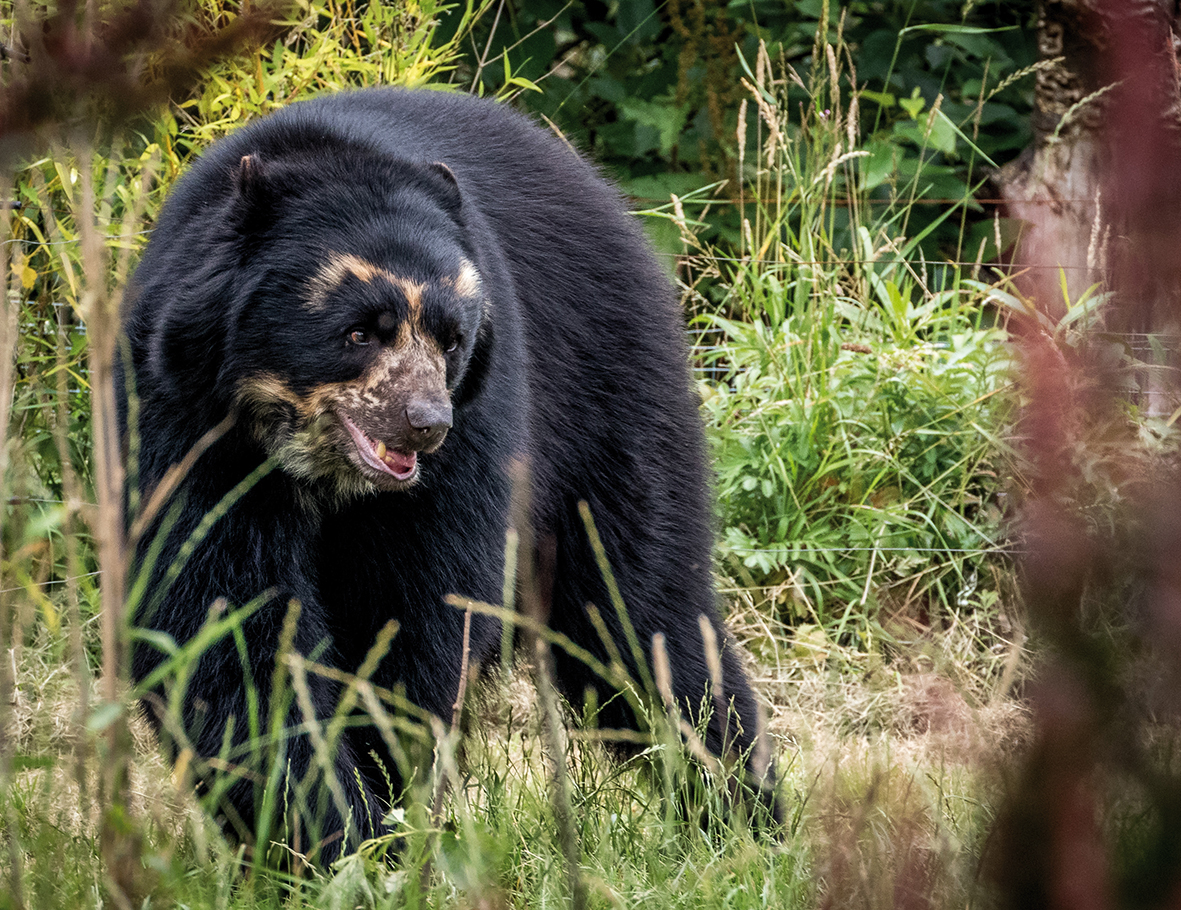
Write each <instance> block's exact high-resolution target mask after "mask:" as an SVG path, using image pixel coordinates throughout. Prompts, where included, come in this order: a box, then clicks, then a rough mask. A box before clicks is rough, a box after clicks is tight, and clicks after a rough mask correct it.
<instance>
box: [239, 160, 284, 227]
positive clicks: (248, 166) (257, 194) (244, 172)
mask: <svg viewBox="0 0 1181 910" xmlns="http://www.w3.org/2000/svg"><path fill="white" fill-rule="evenodd" d="M233 184H234V197H233V200H232V201H231V203H230V212H231V219H232V220H233V222H234V223H235V225H236V226H237V227H238V229H239V230H241V231H242V232H243V233H250V232H252V231H254V230H255V229H257V228H259V227H261V226H262V225H263V224H264V223H265V216H266V214H267V213H268V212H269V211H270V209H271V202H272V195H273V190H272V187H271V182H270V180H269V179H268V174H267V167H266V165H265V164H263V160H262V158H261V157H260V156H259V155H258V154H257V153H255V154H253V155H243V156H242V157H241V159H239V161H238V166H237V167H236V168H235V169H234V174H233Z"/></svg>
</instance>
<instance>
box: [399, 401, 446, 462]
mask: <svg viewBox="0 0 1181 910" xmlns="http://www.w3.org/2000/svg"><path fill="white" fill-rule="evenodd" d="M406 423H407V424H408V425H409V427H410V432H409V433H407V434H406V438H407V441H408V442H409V444H410V447H411V448H413V449H414V450H415V451H426V450H431V451H433V450H434V449H437V448H438V447H439V446H440V445H441V444H442V442H443V439H444V438H445V437H446V436H447V431H448V430H449V429H451V402H449V401H432V400H430V399H415V400H413V401H411V402H410V403H409V404H407V405H406Z"/></svg>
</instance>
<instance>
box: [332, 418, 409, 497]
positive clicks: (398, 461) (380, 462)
mask: <svg viewBox="0 0 1181 910" xmlns="http://www.w3.org/2000/svg"><path fill="white" fill-rule="evenodd" d="M340 421H341V423H343V424H344V426H345V429H346V430H348V431H349V435H350V436H352V437H353V445H355V446H356V448H357V454H358V455H359V456H361V461H363V462H364V463H365V464H366V465H368V466H369V467H371V468H372V469H373V470H375V471H379V472H381V473H382V474H388V475H389V476H390V477H392V478H394V480H400V481H402V482H406V481H408V480H413V479H414V475H415V474H417V473H418V453H417V452H399V451H398V450H397V449H392V448H390V447H389V446H387V445H386V444H385V443H384V442H382V441H381V440H378V441H376V442H374V441H373V440H372V439H370V438H369V437H368V436H367V435H365V433H364V432H363V431H362V430H361V429H360V428H359V427H358V426H357V425H356V424H355V423H353V422H352V421H351V420H349V419H348V417H346V416H345V415H344V414H341V415H340Z"/></svg>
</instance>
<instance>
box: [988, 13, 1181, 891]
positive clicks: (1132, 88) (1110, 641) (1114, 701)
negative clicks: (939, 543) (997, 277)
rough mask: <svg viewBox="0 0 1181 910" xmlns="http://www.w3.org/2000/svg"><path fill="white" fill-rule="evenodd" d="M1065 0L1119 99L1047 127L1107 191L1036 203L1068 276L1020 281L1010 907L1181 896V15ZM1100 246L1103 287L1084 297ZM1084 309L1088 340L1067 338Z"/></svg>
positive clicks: (1096, 72)
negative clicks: (1084, 118)
mask: <svg viewBox="0 0 1181 910" xmlns="http://www.w3.org/2000/svg"><path fill="white" fill-rule="evenodd" d="M1044 9H1045V10H1047V11H1048V12H1049V14H1051V15H1052V16H1057V17H1058V18H1059V20H1060V21H1061V19H1062V18H1063V16H1064V14H1066V15H1067V18H1071V17H1073V22H1074V23H1075V24H1076V25H1077V26H1078V27H1080V28H1085V30H1086V31H1087V33H1088V34H1087V36H1086V41H1085V42H1081V40H1080V36H1079V35H1077V34H1076V35H1074V36H1071V35H1069V34H1067V35H1066V39H1067V40H1066V42H1065V43H1066V46H1067V48H1069V47H1070V45H1071V44H1072V43H1073V44H1074V46H1076V47H1077V46H1079V44H1080V43H1083V44H1085V46H1086V47H1087V48H1089V51H1088V53H1089V55H1090V56H1089V60H1088V65H1089V66H1090V67H1092V69H1091V71H1090V72H1089V73H1088V74H1087V75H1088V77H1089V79H1090V80H1091V84H1092V85H1094V86H1097V87H1098V88H1097V90H1096V91H1095V92H1094V94H1092V95H1091V96H1090V98H1088V99H1087V102H1086V103H1087V104H1089V105H1093V106H1094V108H1095V109H1096V110H1098V111H1099V116H1098V117H1097V118H1095V117H1092V118H1091V119H1092V120H1093V121H1094V129H1092V130H1089V131H1088V133H1089V135H1088V136H1087V137H1086V138H1085V139H1080V138H1079V137H1080V131H1078V130H1077V129H1076V130H1075V131H1074V132H1073V133H1072V132H1071V131H1070V130H1069V129H1067V130H1058V129H1055V130H1054V131H1053V132H1052V134H1049V133H1046V132H1043V135H1042V137H1041V139H1042V144H1041V147H1040V148H1039V150H1038V152H1037V155H1036V156H1035V158H1034V164H1033V167H1032V169H1031V173H1034V174H1037V173H1039V168H1040V169H1041V171H1040V173H1041V176H1042V177H1043V178H1044V174H1045V171H1046V170H1047V169H1048V170H1051V171H1052V170H1054V169H1055V168H1058V169H1063V166H1064V162H1065V170H1067V171H1069V169H1070V167H1071V163H1070V156H1071V153H1072V152H1073V153H1074V155H1075V157H1076V159H1082V160H1081V161H1079V160H1076V161H1075V162H1074V165H1075V166H1076V169H1079V170H1081V171H1083V172H1085V171H1088V170H1090V171H1091V172H1092V173H1093V174H1094V175H1095V176H1094V179H1093V180H1091V179H1090V178H1089V177H1087V176H1086V174H1085V173H1084V174H1083V175H1082V176H1081V177H1079V176H1078V175H1077V174H1076V177H1077V178H1078V181H1079V182H1084V183H1085V182H1088V181H1090V182H1091V184H1092V186H1091V190H1090V196H1091V198H1092V199H1093V204H1092V205H1091V206H1089V213H1090V216H1091V219H1090V220H1091V223H1090V224H1088V225H1081V224H1080V225H1078V226H1077V227H1078V229H1079V230H1080V231H1085V232H1086V233H1085V234H1083V235H1082V236H1077V235H1076V236H1074V237H1071V236H1069V232H1068V231H1064V230H1063V224H1064V223H1065V220H1064V219H1063V217H1062V212H1061V211H1058V213H1057V214H1055V209H1054V208H1052V207H1050V206H1041V207H1038V206H1030V207H1028V214H1027V213H1026V212H1021V214H1022V215H1024V216H1025V217H1027V218H1028V219H1030V220H1031V221H1032V222H1033V223H1032V225H1031V227H1030V231H1029V240H1028V242H1027V246H1026V249H1025V250H1024V254H1025V255H1024V256H1023V257H1022V260H1023V261H1041V262H1042V263H1045V264H1047V265H1060V266H1066V267H1067V268H1066V269H1065V270H1057V269H1053V268H1046V269H1034V270H1033V272H1034V273H1035V274H1032V275H1027V276H1022V277H1021V278H1020V279H1019V280H1020V281H1023V282H1024V285H1023V291H1024V293H1025V296H1026V297H1027V298H1028V299H1029V300H1031V301H1033V302H1034V303H1035V305H1036V310H1035V309H1032V308H1031V311H1030V317H1029V318H1028V320H1027V321H1026V324H1025V325H1024V327H1023V330H1022V331H1021V332H1020V333H1019V334H1020V339H1021V340H1020V344H1021V348H1022V350H1021V356H1022V360H1023V381H1024V386H1025V396H1026V402H1027V403H1026V407H1025V409H1024V412H1023V415H1022V418H1021V424H1020V426H1019V436H1020V439H1021V440H1022V445H1023V447H1024V453H1025V456H1026V459H1027V465H1028V471H1029V478H1028V482H1029V490H1030V495H1029V496H1028V498H1027V500H1026V502H1025V503H1024V505H1023V508H1022V510H1021V513H1020V516H1019V519H1018V526H1017V528H1016V531H1017V533H1018V534H1019V535H1020V536H1023V537H1024V545H1025V549H1026V552H1027V554H1028V555H1027V556H1026V557H1025V559H1024V560H1023V563H1022V566H1021V569H1022V582H1023V587H1024V594H1025V599H1026V603H1027V609H1028V612H1029V614H1030V619H1031V623H1032V624H1033V626H1034V629H1035V630H1036V632H1037V634H1038V638H1039V639H1040V640H1041V643H1042V645H1044V646H1045V647H1043V648H1042V650H1043V652H1044V654H1043V662H1042V665H1041V668H1040V669H1039V671H1038V672H1037V675H1036V679H1035V681H1034V683H1033V684H1032V685H1031V687H1030V689H1029V694H1030V696H1031V702H1032V707H1033V711H1034V719H1035V724H1036V734H1035V739H1034V742H1033V743H1032V745H1031V748H1030V750H1029V752H1028V754H1027V755H1026V756H1025V758H1024V760H1023V766H1022V767H1021V768H1020V769H1019V770H1018V771H1017V772H1016V775H1017V776H1016V780H1015V786H1014V788H1013V789H1012V792H1011V793H1010V796H1009V798H1008V804H1007V806H1006V807H1005V809H1004V811H1003V812H1002V814H1001V817H1000V819H999V823H998V828H997V830H996V831H994V833H993V837H992V838H991V840H990V845H989V849H988V853H987V855H986V857H985V862H986V863H987V864H988V865H989V868H990V872H991V873H992V876H993V878H994V880H995V881H997V882H998V883H999V884H1000V886H1001V890H1002V893H1003V895H1004V896H1005V901H1004V902H1005V903H1006V904H1007V905H1010V906H1015V907H1073V908H1101V907H1115V906H1181V771H1179V769H1178V767H1177V763H1176V761H1175V750H1176V747H1177V745H1179V744H1181V739H1179V738H1178V729H1179V728H1178V727H1177V722H1178V721H1179V720H1181V713H1179V711H1178V709H1179V708H1181V473H1179V467H1181V466H1179V464H1178V462H1177V458H1176V451H1177V447H1176V433H1175V430H1174V423H1175V421H1176V419H1177V417H1178V415H1179V414H1181V409H1177V408H1178V404H1179V403H1181V389H1179V387H1178V372H1177V366H1178V357H1177V343H1178V338H1179V334H1181V308H1179V305H1181V297H1179V292H1181V120H1179V111H1181V94H1179V90H1178V62H1177V61H1178V57H1177V45H1176V41H1177V38H1176V36H1175V35H1174V32H1173V25H1174V23H1173V18H1174V15H1175V14H1174V10H1173V4H1172V3H1162V2H1157V0H1100V2H1094V3H1081V2H1079V3H1074V2H1047V3H1046V4H1044ZM1044 26H1045V22H1044V21H1043V28H1044ZM1056 35H1057V38H1058V45H1057V47H1051V48H1048V50H1049V51H1050V52H1051V53H1053V52H1055V51H1057V52H1058V53H1062V52H1063V51H1062V47H1063V41H1062V37H1063V34H1062V31H1061V26H1060V25H1059V31H1058V32H1057V33H1056ZM1044 37H1045V35H1043V38H1044ZM1051 43H1052V42H1051ZM1045 45H1046V43H1045V42H1044V41H1043V53H1045V52H1046V51H1047V47H1046V46H1045ZM1067 53H1069V51H1067ZM1039 89H1040V86H1039ZM1100 96H1101V97H1100ZM1077 111H1078V107H1077V106H1076V108H1075V109H1074V110H1072V111H1068V112H1067V115H1066V116H1069V115H1070V114H1072V113H1077ZM1065 119H1066V117H1065V116H1064V117H1063V120H1062V121H1061V122H1064V121H1065ZM1063 144H1066V145H1067V146H1068V147H1067V149H1066V150H1065V151H1064V150H1063V147H1062V146H1063ZM1027 185H1028V184H1027ZM1017 208H1020V206H1018V207H1017ZM1034 209H1037V212H1035V211H1033V210H1034ZM1058 209H1061V206H1059V207H1058ZM1039 213H1044V214H1039ZM1038 219H1041V220H1038ZM1080 251H1087V252H1086V254H1085V255H1086V258H1087V262H1086V265H1087V267H1088V268H1090V269H1092V270H1093V271H1092V272H1091V274H1092V275H1093V276H1095V278H1094V279H1093V280H1096V281H1098V282H1101V285H1100V287H1098V288H1092V289H1090V290H1085V289H1078V288H1074V287H1070V283H1069V281H1068V278H1067V277H1065V275H1066V272H1067V271H1069V268H1070V266H1072V265H1077V264H1078V263H1077V260H1078V258H1079V256H1080V255H1081V253H1080ZM1034 257H1036V259H1035V258H1034ZM1064 312H1066V313H1067V315H1066V316H1063V313H1064ZM1080 312H1081V313H1082V315H1081V316H1080ZM1073 319H1077V320H1078V321H1077V322H1076V325H1075V328H1076V329H1079V328H1082V329H1083V331H1081V332H1078V331H1075V332H1073V335H1074V338H1073V340H1072V341H1068V340H1067V334H1068V333H1067V331H1066V329H1065V328H1064V326H1065V325H1066V322H1067V321H1068V320H1073ZM1109 332H1110V333H1112V334H1107V333H1109ZM1116 333H1118V335H1117V334H1116ZM1129 338H1131V339H1136V338H1139V339H1147V340H1148V341H1149V342H1150V343H1151V344H1152V345H1153V346H1154V349H1155V353H1156V355H1157V356H1156V361H1157V362H1156V364H1155V366H1154V367H1153V368H1152V369H1151V371H1149V375H1144V371H1140V373H1139V374H1138V375H1129V370H1127V369H1125V368H1124V364H1125V363H1126V362H1127V360H1128V358H1126V357H1125V356H1124V354H1125V353H1126V350H1127V349H1126V348H1123V347H1121V345H1124V344H1127V343H1128V342H1127V339H1129ZM1134 418H1135V419H1134Z"/></svg>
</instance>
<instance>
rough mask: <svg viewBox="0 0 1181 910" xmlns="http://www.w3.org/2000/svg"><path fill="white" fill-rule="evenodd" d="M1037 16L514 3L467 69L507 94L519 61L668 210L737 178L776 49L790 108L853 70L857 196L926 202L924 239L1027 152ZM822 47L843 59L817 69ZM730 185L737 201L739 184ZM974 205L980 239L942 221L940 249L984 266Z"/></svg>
mask: <svg viewBox="0 0 1181 910" xmlns="http://www.w3.org/2000/svg"><path fill="white" fill-rule="evenodd" d="M1033 15H1034V3H1032V2H1029V0H1022V2H1020V3H1003V2H987V3H966V4H965V3H962V2H960V0H921V2H915V0H891V2H886V3H879V2H864V0H859V2H851V3H842V4H839V5H838V4H836V3H831V4H830V3H828V2H827V0H793V2H788V3H784V2H781V0H750V2H744V3H726V2H723V0H672V2H669V3H656V2H654V0H637V2H629V3H620V4H617V5H612V6H611V7H610V8H609V9H608V10H607V11H606V12H605V11H604V10H603V8H602V5H601V4H592V3H588V2H582V0H575V2H562V0H506V2H502V3H500V4H499V5H498V8H497V15H496V16H495V17H485V19H484V20H482V21H481V23H479V25H478V27H477V30H476V40H475V41H474V43H473V47H472V50H471V51H470V52H469V54H468V55H467V57H466V58H465V60H464V62H463V65H462V66H461V70H460V71H461V73H462V74H463V75H464V76H465V77H470V78H471V80H472V81H473V84H474V85H476V86H477V87H479V88H480V89H481V90H491V89H494V88H498V87H500V86H502V85H503V82H502V71H503V69H502V66H501V63H502V62H505V63H506V65H507V64H511V71H512V72H513V73H516V74H519V75H522V76H526V77H528V78H529V79H531V80H533V81H534V82H536V83H537V84H538V85H539V86H541V87H542V88H543V89H544V91H543V92H541V93H531V94H526V95H524V96H522V102H523V103H524V104H526V105H527V106H528V107H530V108H531V109H533V110H536V111H537V112H538V113H540V114H542V115H544V116H545V117H546V118H548V119H549V120H550V121H552V122H553V123H555V124H556V125H557V126H558V127H559V128H560V129H561V130H562V131H563V133H564V134H565V135H567V136H568V137H570V139H571V140H572V141H573V142H574V143H575V144H576V145H577V146H579V147H580V148H583V149H586V150H588V151H590V152H591V153H592V154H593V155H594V157H595V158H596V160H598V161H600V162H602V163H603V164H604V165H605V166H606V167H607V168H608V169H609V170H610V171H611V172H612V173H613V174H614V175H615V176H616V177H617V179H619V180H620V182H621V184H622V186H623V188H624V189H625V190H626V191H627V192H628V193H629V194H631V195H633V196H634V197H636V198H637V199H640V200H644V201H648V202H651V201H660V202H664V201H666V200H667V198H668V194H669V192H675V193H678V194H682V195H683V194H685V193H687V192H689V191H690V190H693V189H699V188H701V187H703V186H706V185H709V184H713V183H715V182H716V181H718V180H727V181H732V179H733V177H734V176H735V174H736V168H737V166H738V165H739V164H740V162H739V160H738V146H739V145H741V144H743V143H752V144H753V142H754V141H755V139H756V136H755V133H756V126H755V124H754V122H753V121H751V122H749V123H748V124H747V129H746V130H745V131H744V135H741V136H739V135H737V131H738V121H737V110H738V104H739V101H740V100H741V98H742V97H743V95H744V92H743V89H742V87H741V85H740V82H739V79H740V77H742V76H743V75H746V76H747V77H748V78H749V77H750V75H751V70H752V69H753V66H754V61H755V59H756V57H757V56H758V53H759V46H760V43H762V44H764V45H765V46H766V49H767V51H768V53H769V54H770V57H771V59H772V60H774V61H775V62H776V64H777V67H778V72H779V78H780V79H781V80H782V85H781V88H782V89H783V90H784V92H785V97H784V99H783V102H784V105H785V109H786V110H791V111H793V112H794V111H796V110H797V109H799V108H801V107H810V106H814V105H815V104H816V103H817V101H816V99H815V98H814V97H813V96H812V94H811V92H810V90H809V89H808V88H807V87H806V86H805V85H804V83H803V82H802V81H801V80H799V79H792V78H790V75H791V74H792V73H793V72H795V73H799V74H800V75H804V76H806V75H807V72H808V71H809V70H810V69H814V68H816V66H817V64H819V66H820V67H821V68H828V69H830V70H831V72H832V73H833V74H834V75H837V74H838V68H839V76H838V78H839V81H840V85H841V90H842V93H843V95H844V97H845V99H846V101H849V99H851V97H853V96H856V97H857V99H858V115H857V117H856V118H855V119H856V120H857V121H858V123H859V125H860V127H861V130H862V132H863V134H864V135H865V137H866V142H865V148H866V150H867V151H869V152H870V156H871V157H870V161H869V162H868V163H867V166H866V167H865V168H864V169H863V170H862V172H861V177H860V179H861V182H862V185H861V186H860V187H859V189H860V190H861V191H864V192H866V193H867V194H868V196H869V198H872V199H874V200H875V201H876V203H875V204H877V203H883V202H887V201H889V200H890V199H909V200H911V201H914V202H919V201H920V200H922V201H923V202H922V203H921V204H916V205H911V206H909V207H906V209H905V217H906V218H907V219H908V220H909V221H910V222H911V225H910V227H909V230H910V231H911V232H912V233H913V234H914V235H918V234H920V233H923V231H924V229H925V228H926V227H927V226H928V225H930V224H931V223H932V222H933V221H935V220H936V219H937V218H938V217H939V216H940V215H941V214H942V213H943V211H944V209H945V204H944V202H945V201H946V200H951V201H952V202H953V204H954V203H955V202H965V203H967V202H968V201H969V200H970V199H971V198H972V196H973V195H974V194H977V193H983V194H984V195H991V191H989V190H986V189H985V187H984V184H985V182H986V178H987V176H988V173H989V169H991V168H993V167H996V166H999V165H1001V164H1003V163H1005V162H1006V161H1008V160H1011V159H1012V158H1014V157H1016V155H1017V154H1018V153H1019V152H1020V151H1021V149H1023V148H1024V147H1025V146H1026V145H1027V144H1028V142H1029V140H1030V136H1031V132H1030V127H1029V122H1028V116H1027V115H1028V114H1029V111H1030V109H1031V105H1032V92H1031V82H1030V80H1028V79H1024V78H1022V77H1023V76H1027V75H1028V74H1029V70H1028V69H1027V68H1028V67H1030V66H1031V65H1032V64H1033V61H1034V59H1035V56H1036V49H1035V48H1034V46H1033V39H1032V24H1033ZM817 39H819V40H820V43H819V44H817V43H816V41H817ZM824 47H830V48H831V49H832V51H833V52H834V53H835V55H836V56H834V57H829V58H821V59H817V58H816V57H815V51H816V50H817V49H823V48H824ZM838 58H839V59H838ZM854 64H855V66H854ZM824 110H825V108H824V107H818V108H815V111H816V112H817V113H819V112H822V111H824ZM928 120H930V121H931V123H928ZM745 176H746V177H747V178H748V179H749V175H745ZM722 192H723V193H724V194H725V195H726V196H727V197H729V198H730V199H731V201H733V200H734V199H735V197H736V195H737V184H736V183H734V182H731V183H729V184H728V186H727V187H726V189H724V190H723V191H722ZM926 203H934V204H930V205H928V204H926ZM969 207H970V210H971V214H970V215H969V214H967V213H963V214H964V215H965V216H966V218H965V220H966V221H969V222H971V223H972V224H973V225H974V227H973V230H972V231H970V232H963V231H962V230H961V229H962V227H963V224H962V223H961V222H960V221H949V222H944V223H943V224H941V225H940V226H939V227H937V228H936V230H935V231H934V232H933V233H932V234H930V235H929V236H928V237H926V238H925V239H924V246H925V248H926V250H927V253H928V255H929V256H934V255H935V253H936V252H937V251H942V252H947V253H950V254H951V255H952V258H957V259H958V258H960V255H959V254H960V251H961V247H962V248H965V249H966V250H967V253H968V255H969V256H975V255H976V253H977V249H978V247H979V245H980V243H981V242H982V241H983V240H985V239H986V238H987V237H989V236H990V235H991V233H992V228H991V225H989V226H988V228H987V229H986V227H984V226H980V227H975V225H976V224H977V223H980V222H983V221H985V219H984V218H983V217H982V215H983V214H984V213H983V210H982V209H981V208H980V207H979V206H977V205H975V204H970V205H969ZM739 227H740V221H739V219H738V218H736V217H735V215H734V213H733V210H732V209H731V208H729V207H727V206H722V207H719V208H716V209H715V210H714V212H713V217H712V219H711V220H710V229H709V232H708V234H707V236H708V237H710V238H721V239H724V240H725V241H726V242H727V243H729V244H736V243H737V242H738V240H739V238H738V231H739ZM905 230H907V229H906V228H904V231H905ZM1007 239H1008V238H1007ZM848 249H849V250H850V251H851V250H852V249H853V247H851V246H850V247H848ZM995 255H996V253H995V250H991V251H989V258H991V257H993V256H995Z"/></svg>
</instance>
